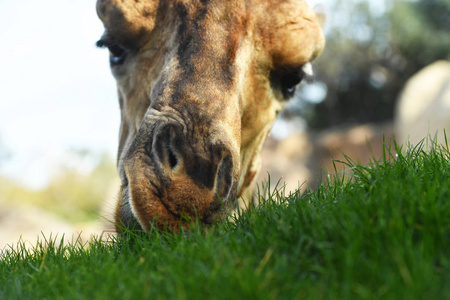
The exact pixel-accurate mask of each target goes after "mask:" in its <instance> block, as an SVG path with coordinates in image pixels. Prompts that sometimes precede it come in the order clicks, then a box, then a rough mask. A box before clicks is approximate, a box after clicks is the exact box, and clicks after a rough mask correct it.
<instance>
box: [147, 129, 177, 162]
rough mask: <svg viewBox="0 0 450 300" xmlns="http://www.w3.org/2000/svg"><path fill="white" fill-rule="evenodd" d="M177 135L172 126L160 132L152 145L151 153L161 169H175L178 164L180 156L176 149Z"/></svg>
mask: <svg viewBox="0 0 450 300" xmlns="http://www.w3.org/2000/svg"><path fill="white" fill-rule="evenodd" d="M176 139H177V134H176V132H175V129H174V128H173V127H172V126H165V127H164V128H163V129H162V130H160V131H159V132H158V133H157V134H156V136H155V138H154V140H153V144H152V153H153V154H154V156H155V158H156V160H157V162H159V164H160V165H161V166H162V168H163V169H165V168H170V169H172V170H173V169H175V168H176V167H177V166H178V165H179V163H180V155H179V154H178V151H177V149H176V143H177V142H176Z"/></svg>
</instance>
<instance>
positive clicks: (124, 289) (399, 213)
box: [0, 147, 450, 299]
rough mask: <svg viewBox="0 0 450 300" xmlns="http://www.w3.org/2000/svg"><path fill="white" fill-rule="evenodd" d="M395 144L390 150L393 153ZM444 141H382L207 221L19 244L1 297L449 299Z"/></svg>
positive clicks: (8, 261) (1, 274) (448, 170)
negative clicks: (296, 188) (325, 171)
mask: <svg viewBox="0 0 450 300" xmlns="http://www.w3.org/2000/svg"><path fill="white" fill-rule="evenodd" d="M395 153H398V157H397V156H396V155H395ZM449 157H450V153H449V152H448V151H447V150H446V149H443V148H440V147H436V149H433V150H431V151H429V152H424V151H422V150H420V148H415V149H409V150H408V151H401V150H400V149H398V148H396V149H392V151H390V149H387V150H386V152H385V155H384V157H383V158H381V159H380V160H378V161H373V162H372V163H370V164H369V165H367V166H361V165H358V164H357V163H354V162H351V161H347V162H345V164H346V165H347V172H346V175H345V176H330V177H329V179H328V182H326V183H324V184H322V185H321V186H320V187H319V188H318V189H317V190H315V191H310V190H307V191H305V192H304V193H302V194H300V192H297V193H295V194H291V195H289V196H287V197H284V196H282V195H280V194H282V193H281V192H280V191H272V192H269V194H268V195H266V197H265V200H264V201H263V203H262V204H261V205H260V206H259V207H258V208H256V209H253V210H252V211H249V212H244V213H242V214H241V216H240V217H239V218H238V219H237V220H236V221H235V222H225V223H222V224H220V225H217V226H215V227H214V228H213V229H210V230H204V229H201V228H199V227H198V226H197V227H195V226H194V229H193V230H191V231H189V232H183V233H181V234H177V235H171V234H168V233H161V232H157V231H153V232H152V233H150V234H147V235H145V236H136V235H133V234H129V235H127V236H125V237H123V238H121V239H116V240H113V241H110V242H108V243H105V242H101V241H99V240H97V241H94V242H92V243H90V244H88V245H85V247H82V246H81V245H79V244H75V245H72V246H55V244H54V243H53V241H54V240H49V241H47V242H43V243H40V244H38V245H37V246H36V248H35V249H34V250H30V251H27V250H26V249H25V248H24V247H18V249H15V250H14V251H9V252H8V253H4V254H3V259H2V260H1V261H0V298H3V299H62V298H64V299H141V298H146V299H450V201H449V199H450V163H449Z"/></svg>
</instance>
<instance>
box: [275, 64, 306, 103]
mask: <svg viewBox="0 0 450 300" xmlns="http://www.w3.org/2000/svg"><path fill="white" fill-rule="evenodd" d="M303 77H304V74H303V72H301V71H300V72H299V71H294V72H289V73H285V74H282V75H281V79H280V85H281V91H282V92H283V95H284V96H285V97H286V98H291V97H292V96H294V93H295V90H296V88H297V85H298V84H299V83H300V82H301V81H302V80H303Z"/></svg>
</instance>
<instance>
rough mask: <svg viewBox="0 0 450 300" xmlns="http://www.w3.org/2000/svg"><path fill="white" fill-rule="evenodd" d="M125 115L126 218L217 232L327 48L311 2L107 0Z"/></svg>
mask: <svg viewBox="0 0 450 300" xmlns="http://www.w3.org/2000/svg"><path fill="white" fill-rule="evenodd" d="M97 13H98V15H99V17H100V19H101V20H102V22H103V24H104V27H105V33H104V35H103V36H102V38H101V39H100V41H98V45H99V46H104V47H108V48H109V52H110V64H111V70H112V73H113V75H114V77H115V79H116V81H117V89H118V97H119V103H120V108H121V127H120V141H119V153H118V171H119V175H120V178H121V182H122V187H121V192H120V195H119V201H118V205H117V209H116V221H117V223H118V224H119V223H122V224H124V225H125V226H128V227H132V226H137V227H140V228H142V229H144V230H148V229H149V228H150V226H151V224H156V225H157V226H159V227H165V226H167V227H168V228H171V229H175V230H176V229H178V228H179V227H180V226H186V220H189V219H190V218H193V217H195V216H197V217H198V218H199V219H200V220H201V222H203V223H205V224H209V223H211V222H213V221H214V220H215V219H220V218H222V217H223V216H224V214H225V211H224V209H223V208H224V207H225V208H227V207H233V203H235V202H236V199H238V198H241V197H243V196H245V197H247V198H249V195H251V191H250V189H251V186H252V183H253V181H254V177H255V175H256V173H257V172H258V170H259V165H260V150H261V147H262V144H263V143H264V140H265V138H266V136H267V134H268V132H269V130H270V128H271V126H272V124H273V122H274V121H275V118H276V116H277V114H278V113H279V112H280V110H281V109H282V108H283V107H284V106H285V104H286V103H287V102H288V101H289V99H290V98H291V97H292V96H293V93H294V91H295V87H296V85H297V84H298V83H299V82H300V81H301V80H302V78H303V76H304V75H305V73H306V70H307V68H308V66H309V63H310V62H311V61H312V60H313V59H314V58H316V57H317V56H318V55H319V54H320V52H321V51H322V49H323V47H324V44H325V41H324V36H323V33H322V30H321V28H320V24H319V21H318V18H317V17H316V15H315V13H314V11H313V10H311V9H310V8H309V7H308V6H307V4H306V3H305V1H303V0H274V1H268V0H98V1H97Z"/></svg>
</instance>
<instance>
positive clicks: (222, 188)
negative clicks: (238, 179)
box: [215, 155, 233, 200]
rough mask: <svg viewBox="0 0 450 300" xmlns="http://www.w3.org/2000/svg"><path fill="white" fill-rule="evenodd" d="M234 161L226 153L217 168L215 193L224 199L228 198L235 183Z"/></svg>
mask: <svg viewBox="0 0 450 300" xmlns="http://www.w3.org/2000/svg"><path fill="white" fill-rule="evenodd" d="M232 173H233V161H232V159H231V156H230V155H225V156H224V157H223V158H222V161H221V162H220V165H219V167H218V169H217V176H216V186H215V193H216V195H217V196H218V197H220V198H221V199H222V200H226V199H227V198H228V196H229V195H230V192H231V187H232V185H233V177H232Z"/></svg>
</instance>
